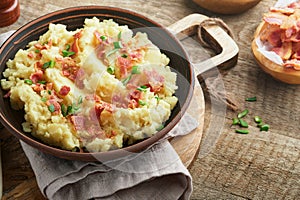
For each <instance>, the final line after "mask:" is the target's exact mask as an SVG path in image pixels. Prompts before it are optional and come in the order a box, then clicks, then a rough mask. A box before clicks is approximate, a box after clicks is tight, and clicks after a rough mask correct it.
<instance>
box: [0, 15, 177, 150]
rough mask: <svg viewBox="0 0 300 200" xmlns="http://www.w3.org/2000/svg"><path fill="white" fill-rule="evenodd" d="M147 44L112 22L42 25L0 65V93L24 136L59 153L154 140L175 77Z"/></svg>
mask: <svg viewBox="0 0 300 200" xmlns="http://www.w3.org/2000/svg"><path fill="white" fill-rule="evenodd" d="M168 63H169V59H168V58H167V57H166V55H164V54H162V53H161V52H160V50H159V49H158V48H157V47H156V46H155V45H154V44H153V43H152V42H151V41H150V40H149V39H148V37H147V35H146V34H145V33H140V32H138V33H136V34H135V35H133V32H132V30H130V29H129V28H128V27H127V26H120V25H118V24H117V23H115V22H114V21H113V20H104V21H102V22H100V21H99V19H97V18H92V19H86V20H85V24H84V27H83V28H81V29H77V30H76V31H68V30H67V29H66V26H65V25H61V24H50V25H49V30H48V31H47V32H46V33H45V34H44V35H42V36H40V38H39V40H38V41H32V42H30V43H29V44H28V48H27V49H26V50H22V49H21V50H19V51H18V52H17V54H16V55H15V58H14V59H13V60H9V61H8V62H7V69H6V70H5V71H4V72H3V75H4V77H5V79H2V80H1V86H2V88H3V89H4V90H7V91H8V93H7V97H10V102H11V106H12V108H14V109H16V110H19V109H24V110H25V113H26V114H25V116H24V118H25V122H24V123H23V124H22V126H23V129H24V131H25V132H30V133H31V134H32V135H33V136H34V137H36V138H38V139H40V140H42V141H43V142H45V143H47V144H49V145H53V146H57V147H60V148H62V149H66V150H74V149H86V150H87V151H90V152H99V151H109V150H112V149H116V148H122V147H123V146H124V145H129V144H132V143H134V142H136V141H137V140H141V139H144V138H147V137H151V136H152V135H154V134H155V133H156V132H157V131H158V130H159V129H161V128H162V127H163V124H164V122H165V121H166V120H168V118H169V117H170V114H171V110H172V109H173V107H174V106H175V105H176V103H177V98H176V97H175V96H173V94H174V92H175V90H176V89H177V86H176V74H175V73H173V72H171V70H170V68H169V66H168Z"/></svg>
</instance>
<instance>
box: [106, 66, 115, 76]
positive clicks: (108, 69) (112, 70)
mask: <svg viewBox="0 0 300 200" xmlns="http://www.w3.org/2000/svg"><path fill="white" fill-rule="evenodd" d="M107 72H108V73H109V74H111V75H113V74H115V68H114V67H113V66H109V67H108V68H107Z"/></svg>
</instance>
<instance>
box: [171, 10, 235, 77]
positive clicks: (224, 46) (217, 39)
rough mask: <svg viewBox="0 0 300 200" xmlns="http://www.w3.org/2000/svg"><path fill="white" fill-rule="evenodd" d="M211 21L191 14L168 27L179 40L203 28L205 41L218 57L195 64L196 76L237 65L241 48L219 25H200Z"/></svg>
mask: <svg viewBox="0 0 300 200" xmlns="http://www.w3.org/2000/svg"><path fill="white" fill-rule="evenodd" d="M207 19H209V18H208V17H207V16H205V15H201V14H191V15H188V16H186V17H184V18H183V19H181V20H179V21H177V22H175V23H174V24H172V25H170V26H169V27H168V30H170V31H171V32H172V33H173V34H175V35H176V37H177V38H178V39H179V40H182V39H184V38H186V37H188V36H191V35H194V34H196V33H197V31H198V28H201V35H202V38H203V40H204V41H205V42H206V43H207V44H208V45H209V46H210V47H211V48H212V49H213V50H214V51H215V53H216V54H217V55H215V56H213V57H211V58H209V59H207V60H205V61H202V62H200V63H197V64H193V66H194V70H195V73H196V75H197V76H198V75H200V74H202V73H204V72H207V71H209V70H211V69H213V68H214V67H216V66H218V67H219V68H229V67H232V66H234V65H235V64H236V63H237V59H238V53H239V48H238V46H237V44H236V43H235V41H234V40H233V39H232V37H230V36H229V35H228V33H227V32H226V31H225V30H224V29H223V28H221V27H220V26H219V25H204V26H201V27H200V24H201V23H202V22H203V21H205V20H207Z"/></svg>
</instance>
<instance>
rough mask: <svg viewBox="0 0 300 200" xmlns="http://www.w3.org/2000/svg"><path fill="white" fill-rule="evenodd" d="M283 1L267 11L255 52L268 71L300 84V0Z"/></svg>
mask: <svg viewBox="0 0 300 200" xmlns="http://www.w3.org/2000/svg"><path fill="white" fill-rule="evenodd" d="M282 2H283V1H278V2H277V4H276V5H275V7H272V8H270V11H269V12H268V13H266V14H264V16H263V22H262V23H261V24H260V25H259V26H258V27H257V30H256V32H255V34H254V40H253V42H252V51H253V54H254V57H255V59H256V60H257V62H258V64H259V65H260V67H261V68H262V69H263V70H264V71H265V72H266V73H268V74H270V75H271V76H273V77H274V78H275V79H278V80H280V81H282V82H285V83H288V84H300V29H299V27H300V24H299V20H297V19H299V17H300V1H290V2H289V3H287V2H286V1H285V2H284V3H282Z"/></svg>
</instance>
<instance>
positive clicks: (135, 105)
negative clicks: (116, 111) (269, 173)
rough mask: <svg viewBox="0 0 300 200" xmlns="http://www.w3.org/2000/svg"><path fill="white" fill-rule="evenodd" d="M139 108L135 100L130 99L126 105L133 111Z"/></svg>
mask: <svg viewBox="0 0 300 200" xmlns="http://www.w3.org/2000/svg"><path fill="white" fill-rule="evenodd" d="M138 106H139V103H138V101H136V100H135V99H131V100H130V101H129V104H128V108H131V109H135V108H137V107H138Z"/></svg>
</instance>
